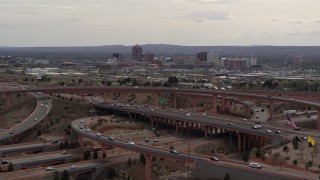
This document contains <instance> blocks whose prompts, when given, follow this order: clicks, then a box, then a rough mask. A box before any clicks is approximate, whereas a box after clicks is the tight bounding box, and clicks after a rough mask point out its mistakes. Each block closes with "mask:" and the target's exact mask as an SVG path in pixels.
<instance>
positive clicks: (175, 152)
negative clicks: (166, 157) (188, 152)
mask: <svg viewBox="0 0 320 180" xmlns="http://www.w3.org/2000/svg"><path fill="white" fill-rule="evenodd" d="M170 152H171V153H173V154H178V152H177V151H176V150H170Z"/></svg>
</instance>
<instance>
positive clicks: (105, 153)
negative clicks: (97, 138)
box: [101, 143, 107, 157]
mask: <svg viewBox="0 0 320 180" xmlns="http://www.w3.org/2000/svg"><path fill="white" fill-rule="evenodd" d="M101 148H102V157H103V155H105V157H107V149H106V148H107V145H106V144H103V143H101Z"/></svg>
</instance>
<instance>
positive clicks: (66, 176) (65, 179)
mask: <svg viewBox="0 0 320 180" xmlns="http://www.w3.org/2000/svg"><path fill="white" fill-rule="evenodd" d="M61 180H70V174H69V172H68V171H67V170H64V171H63V172H62V174H61Z"/></svg>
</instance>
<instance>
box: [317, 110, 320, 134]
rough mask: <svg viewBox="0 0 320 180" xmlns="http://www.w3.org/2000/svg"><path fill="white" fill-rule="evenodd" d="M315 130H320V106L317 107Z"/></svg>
mask: <svg viewBox="0 0 320 180" xmlns="http://www.w3.org/2000/svg"><path fill="white" fill-rule="evenodd" d="M317 130H318V131H319V130H320V108H318V109H317Z"/></svg>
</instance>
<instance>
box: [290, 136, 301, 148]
mask: <svg viewBox="0 0 320 180" xmlns="http://www.w3.org/2000/svg"><path fill="white" fill-rule="evenodd" d="M297 138H298V137H297V136H296V137H294V138H293V140H292V145H293V148H294V149H299V141H298V139H297Z"/></svg>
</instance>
